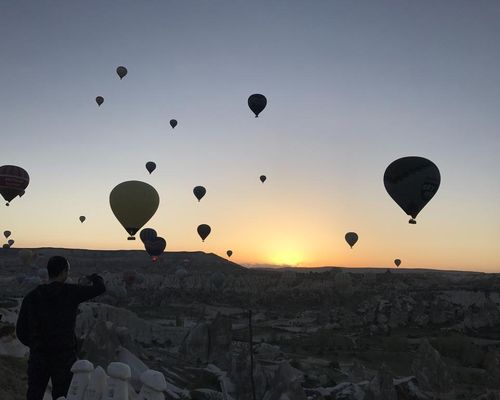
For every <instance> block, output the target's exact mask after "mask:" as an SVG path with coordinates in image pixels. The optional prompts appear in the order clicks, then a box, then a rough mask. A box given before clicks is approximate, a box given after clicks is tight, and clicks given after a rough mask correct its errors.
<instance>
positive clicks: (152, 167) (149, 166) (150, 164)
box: [146, 161, 156, 174]
mask: <svg viewBox="0 0 500 400" xmlns="http://www.w3.org/2000/svg"><path fill="white" fill-rule="evenodd" d="M146 169H147V170H148V172H149V174H151V172H153V171H154V170H155V169H156V164H155V163H154V162H153V161H148V162H147V163H146Z"/></svg>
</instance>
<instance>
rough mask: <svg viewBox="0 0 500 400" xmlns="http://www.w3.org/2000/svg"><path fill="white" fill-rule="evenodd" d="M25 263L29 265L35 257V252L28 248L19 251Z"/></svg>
mask: <svg viewBox="0 0 500 400" xmlns="http://www.w3.org/2000/svg"><path fill="white" fill-rule="evenodd" d="M17 254H18V256H19V258H20V259H21V261H22V262H23V264H24V265H29V263H30V262H31V260H32V259H33V252H32V251H31V250H28V249H22V250H20V251H19V253H17Z"/></svg>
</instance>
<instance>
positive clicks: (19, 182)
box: [0, 165, 30, 206]
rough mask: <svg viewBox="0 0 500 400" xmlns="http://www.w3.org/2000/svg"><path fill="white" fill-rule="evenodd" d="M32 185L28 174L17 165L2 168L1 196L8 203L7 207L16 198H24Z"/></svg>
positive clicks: (0, 176)
mask: <svg viewBox="0 0 500 400" xmlns="http://www.w3.org/2000/svg"><path fill="white" fill-rule="evenodd" d="M29 183H30V177H29V175H28V173H27V172H26V171H25V170H24V169H22V168H21V167H16V166H15V165H2V166H1V167H0V194H1V195H2V197H3V198H4V199H5V201H7V204H6V205H7V206H8V205H9V203H10V202H11V201H12V200H13V199H14V197H16V196H22V195H23V194H24V190H25V189H26V188H27V187H28V185H29Z"/></svg>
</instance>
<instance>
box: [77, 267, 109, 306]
mask: <svg viewBox="0 0 500 400" xmlns="http://www.w3.org/2000/svg"><path fill="white" fill-rule="evenodd" d="M87 278H88V279H89V280H90V282H92V285H90V286H84V285H73V288H72V292H73V294H72V297H73V298H74V299H75V301H76V302H77V303H83V302H84V301H88V300H90V299H93V298H94V297H97V296H99V295H101V294H103V293H104V292H105V291H106V286H105V285H104V280H103V279H102V277H100V276H99V275H97V274H92V275H90V276H88V277H87Z"/></svg>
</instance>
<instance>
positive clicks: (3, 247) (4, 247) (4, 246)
mask: <svg viewBox="0 0 500 400" xmlns="http://www.w3.org/2000/svg"><path fill="white" fill-rule="evenodd" d="M2 249H10V246H9V245H8V244H7V243H5V244H3V245H2Z"/></svg>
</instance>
